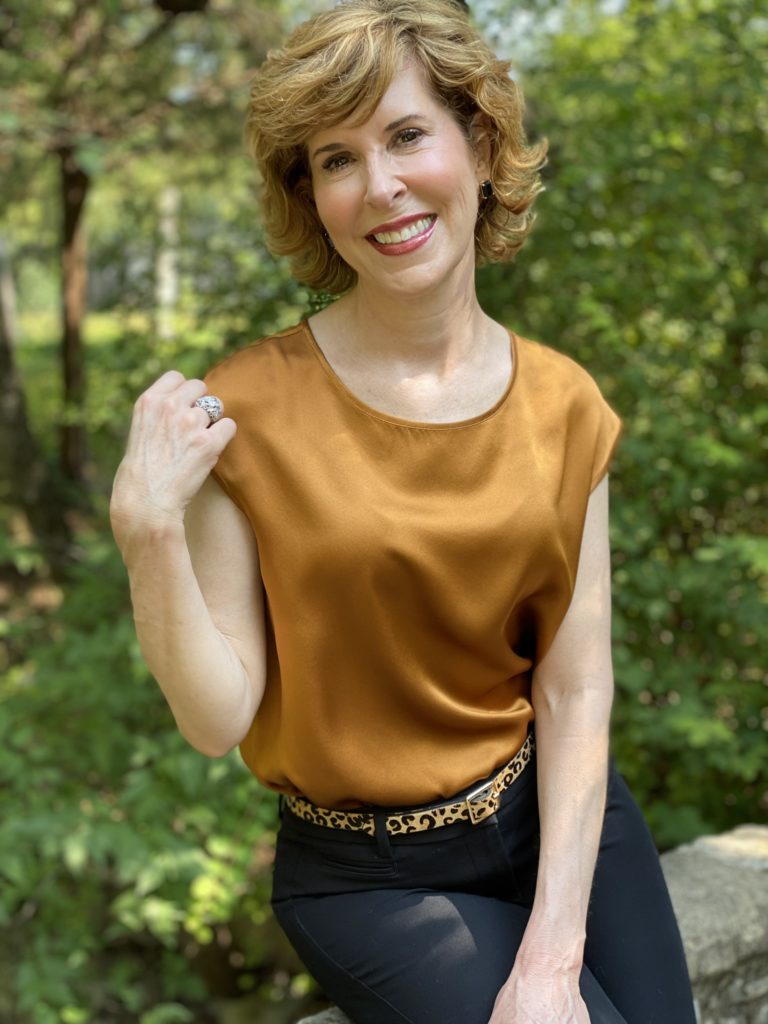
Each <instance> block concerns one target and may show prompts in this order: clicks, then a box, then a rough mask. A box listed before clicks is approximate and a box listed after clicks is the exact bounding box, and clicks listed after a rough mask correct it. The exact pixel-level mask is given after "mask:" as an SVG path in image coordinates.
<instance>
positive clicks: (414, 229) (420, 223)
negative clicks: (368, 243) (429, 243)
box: [368, 213, 437, 245]
mask: <svg viewBox="0 0 768 1024" xmlns="http://www.w3.org/2000/svg"><path fill="white" fill-rule="evenodd" d="M436 220H437V215H436V214H434V213H431V214H429V215H428V216H426V217H421V218H420V219H419V220H416V221H414V222H413V223H412V224H408V225H407V226H406V227H404V228H401V229H400V231H377V232H376V234H370V235H369V236H368V237H369V238H373V239H375V241H377V242H378V243H379V245H396V244H397V243H398V242H407V241H408V240H409V239H410V238H416V236H417V235H423V234H424V232H425V231H427V230H428V229H429V228H431V227H432V225H433V224H434V223H435V221H436Z"/></svg>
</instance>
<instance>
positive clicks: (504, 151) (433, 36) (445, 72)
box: [246, 0, 547, 294]
mask: <svg viewBox="0 0 768 1024" xmlns="http://www.w3.org/2000/svg"><path fill="white" fill-rule="evenodd" d="M409 60H410V61H414V60H415V61H416V62H417V64H419V65H420V66H421V67H422V68H423V69H424V71H425V73H426V75H427V78H428V80H429V82H430V83H431V86H432V89H433V90H434V93H435V96H436V97H437V98H438V99H439V100H440V101H442V102H443V103H444V104H445V105H446V107H447V108H448V109H449V110H451V111H452V112H453V114H454V116H455V118H456V120H457V122H458V124H459V126H460V127H461V128H462V130H463V132H464V133H465V135H466V137H467V140H468V141H469V139H470V122H471V120H472V118H473V117H474V116H475V115H476V114H481V115H485V116H484V118H483V121H484V123H485V124H486V126H487V130H488V141H489V145H490V179H491V182H492V184H493V197H492V198H490V199H487V200H486V201H484V202H482V203H481V204H480V207H479V211H478V218H477V223H476V225H475V254H476V258H477V261H478V263H484V262H491V261H503V260H510V259H512V258H513V257H514V255H515V253H516V252H517V251H518V249H520V247H521V246H522V244H523V242H524V241H525V238H526V236H527V234H528V232H529V231H530V228H531V224H532V222H533V217H534V215H533V213H532V210H531V207H532V205H533V201H534V199H535V198H536V196H537V195H538V193H539V192H540V191H541V190H542V185H541V179H540V177H539V170H540V169H541V167H542V166H543V164H544V161H545V157H546V152H547V143H546V140H543V141H541V142H539V143H537V144H535V145H528V143H527V140H526V136H525V130H524V128H523V110H524V106H523V98H522V94H521V92H520V90H519V88H518V87H517V85H515V83H514V82H513V81H512V80H511V79H510V77H509V64H508V63H507V62H506V61H502V60H499V59H498V58H497V57H496V56H495V55H494V53H493V52H492V51H491V50H490V48H489V47H488V46H487V45H486V43H485V42H484V41H483V40H482V39H481V37H480V36H479V35H478V33H477V32H476V31H475V29H474V28H473V27H472V26H471V25H470V23H469V21H468V18H467V15H466V13H465V12H464V11H463V10H462V8H461V7H460V6H459V4H458V3H457V2H456V0H342V2H341V3H340V4H339V5H338V6H337V7H335V8H334V9H333V10H331V11H328V12H325V13H322V14H319V15H317V16H315V17H314V18H311V19H310V20H309V21H306V22H304V23H303V24H302V25H300V26H299V27H298V28H297V29H296V30H295V31H294V32H293V33H292V34H291V35H290V37H289V38H288V40H287V41H286V43H285V44H284V45H283V47H282V48H281V49H279V50H274V51H272V52H270V53H269V54H268V56H267V58H266V60H265V61H264V63H263V64H262V65H261V67H260V68H259V70H258V71H257V73H256V76H255V78H254V80H253V82H252V85H251V94H250V103H249V107H248V118H247V123H246V139H247V142H248V144H249V148H250V150H251V152H252V154H253V156H254V158H255V160H256V162H257V164H258V166H259V169H260V171H261V176H262V181H263V202H264V218H265V229H266V233H267V239H268V242H269V245H270V248H271V249H272V251H273V252H274V253H275V254H276V255H281V256H288V257H289V258H290V261H291V266H292V270H293V274H294V276H295V277H296V278H297V280H299V281H301V282H303V283H305V284H307V285H309V286H310V287H312V288H316V289H318V290H321V291H326V292H330V293H332V294H335V293H339V292H343V291H346V290H347V289H348V288H350V287H352V285H354V283H355V281H356V280H357V274H356V272H355V271H354V270H353V269H352V268H351V267H350V266H349V265H348V264H347V263H345V262H344V260H343V259H342V258H341V257H340V256H339V255H338V253H337V252H336V251H335V250H334V249H333V248H332V247H331V246H330V245H329V244H328V241H327V238H326V236H325V235H324V231H323V225H322V223H321V222H320V218H319V217H318V215H317V210H316V209H315V204H314V201H313V198H312V182H311V178H310V171H309V165H308V160H307V148H306V143H307V140H308V138H309V137H310V136H311V135H312V134H314V133H315V132H317V131H319V130H320V129H322V128H325V127H332V126H333V125H336V124H339V122H341V121H344V120H346V119H347V118H350V117H351V116H352V115H354V117H355V122H356V123H358V122H359V123H363V122H364V121H365V120H366V119H367V118H368V117H369V116H370V115H371V114H372V113H373V111H374V109H375V107H376V106H377V104H378V103H379V101H380V100H381V98H382V96H383V95H384V93H385V92H386V90H387V88H388V87H389V85H390V83H391V82H392V80H393V78H395V76H396V75H397V73H398V71H399V70H400V69H401V68H402V67H403V65H404V63H405V62H406V61H409Z"/></svg>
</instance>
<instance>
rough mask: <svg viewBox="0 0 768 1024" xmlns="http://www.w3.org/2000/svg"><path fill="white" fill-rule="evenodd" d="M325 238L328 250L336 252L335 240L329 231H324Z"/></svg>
mask: <svg viewBox="0 0 768 1024" xmlns="http://www.w3.org/2000/svg"><path fill="white" fill-rule="evenodd" d="M323 238H324V239H325V244H326V245H327V246H328V248H329V249H331V250H332V251H334V252H335V251H336V246H335V245H334V244H333V239H332V238H331V236H330V235H329V234H328V232H327V231H323Z"/></svg>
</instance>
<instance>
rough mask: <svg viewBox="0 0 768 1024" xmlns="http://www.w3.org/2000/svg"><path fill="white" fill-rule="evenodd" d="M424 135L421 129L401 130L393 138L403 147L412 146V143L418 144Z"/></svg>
mask: <svg viewBox="0 0 768 1024" xmlns="http://www.w3.org/2000/svg"><path fill="white" fill-rule="evenodd" d="M423 135H424V132H423V131H422V130H421V128H403V129H402V131H399V132H398V133H397V135H396V136H395V141H396V142H398V143H400V144H401V145H403V146H409V145H412V144H413V143H414V142H418V141H419V139H420V138H422V136H423Z"/></svg>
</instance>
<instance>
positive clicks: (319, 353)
mask: <svg viewBox="0 0 768 1024" xmlns="http://www.w3.org/2000/svg"><path fill="white" fill-rule="evenodd" d="M301 326H302V328H303V329H304V335H305V337H306V339H307V341H308V342H309V347H310V349H311V350H312V352H314V354H315V357H316V358H317V361H318V362H319V363H320V366H321V367H322V369H323V371H324V373H325V375H326V376H327V377H328V379H329V380H330V382H331V383H332V384H333V386H334V387H335V388H336V389H337V391H340V392H341V394H342V395H344V397H345V398H347V399H348V400H349V401H350V402H351V403H352V404H353V405H355V406H357V408H358V409H360V410H361V411H362V412H364V413H367V414H368V415H369V416H372V417H374V418H375V419H378V420H384V422H386V423H392V424H394V425H395V426H401V427H418V428H420V429H423V430H451V429H455V428H456V427H469V426H472V425H473V424H474V423H482V422H483V421H484V420H487V419H489V418H490V417H491V416H493V415H495V414H496V413H497V412H498V411H499V410H500V409H501V407H502V406H503V405H504V403H505V402H506V401H507V399H508V398H509V396H510V394H511V392H512V388H513V386H514V383H515V380H516V379H517V369H518V363H519V346H518V344H517V335H516V334H515V332H514V331H512V330H510V329H509V328H507V329H506V330H507V333H508V335H509V345H510V356H511V360H512V371H511V373H510V375H509V381H508V382H507V386H506V388H505V389H504V391H503V392H502V394H501V395H500V396H499V398H498V399H497V400H496V401H495V402H494V403H493V405H492V406H490V408H488V409H486V410H485V411H484V412H480V413H477V415H475V416H470V417H469V418H467V419H463V420H446V421H444V422H441V421H436V420H409V419H406V418H405V417H403V416H394V415H393V414H392V413H388V412H385V411H384V410H383V409H376V408H374V406H372V405H368V404H367V402H364V401H363V400H362V399H361V398H358V396H357V395H356V394H355V393H354V392H353V391H350V389H349V388H348V387H347V385H346V384H345V383H344V381H343V380H342V379H341V377H340V376H339V375H338V373H336V371H335V370H334V368H333V367H332V366H331V364H330V362H329V361H328V359H327V357H326V355H325V352H323V350H322V348H321V347H320V345H319V344H318V341H317V338H316V337H315V334H314V331H313V330H312V328H311V327H310V326H309V321H308V320H302V321H301Z"/></svg>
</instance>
